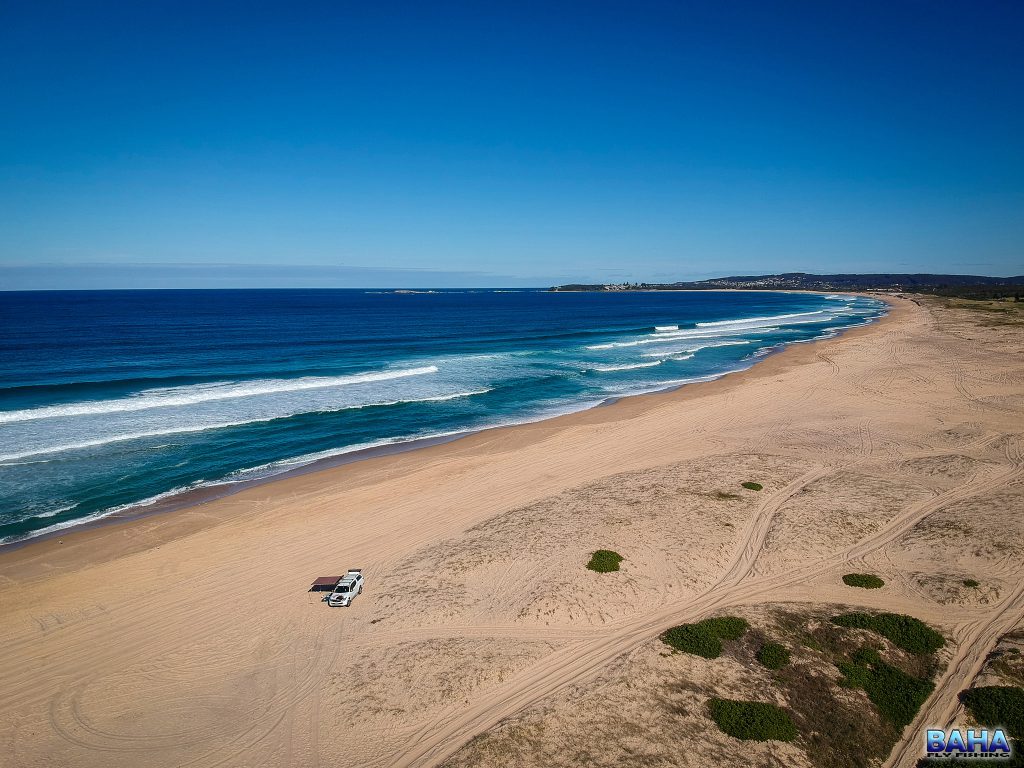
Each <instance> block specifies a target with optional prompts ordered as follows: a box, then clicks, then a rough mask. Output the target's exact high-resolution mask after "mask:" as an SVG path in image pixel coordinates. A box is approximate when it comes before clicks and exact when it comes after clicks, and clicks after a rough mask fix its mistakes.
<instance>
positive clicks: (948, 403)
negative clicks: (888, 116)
mask: <svg viewBox="0 0 1024 768" xmlns="http://www.w3.org/2000/svg"><path fill="white" fill-rule="evenodd" d="M971 323H972V320H971V317H970V314H969V313H965V312H960V313H959V314H958V313H956V312H955V311H953V310H948V309H944V308H941V307H930V308H925V307H922V306H919V305H917V304H914V303H911V302H910V301H906V300H896V304H895V306H894V310H893V312H892V314H891V315H890V317H889V318H887V319H886V320H885V321H883V322H881V323H878V324H876V325H874V326H868V327H865V328H861V329H857V330H856V331H853V332H850V333H848V334H846V335H844V336H843V337H840V338H839V339H835V340H830V341H826V342H820V343H817V344H805V345H797V346H796V347H794V348H792V349H790V350H787V351H786V352H784V353H782V354H780V355H777V356H775V357H773V358H770V359H769V360H767V361H765V362H763V363H760V364H759V365H757V366H755V368H754V369H752V370H750V371H748V372H745V373H742V374H737V375H734V376H730V377H726V378H725V379H723V380H721V381H719V382H714V383H709V384H702V385H694V386H689V387H685V388H684V389H683V390H681V391H679V392H675V393H670V394H664V395H657V396H649V397H640V398H631V399H629V400H626V401H622V402H620V403H617V404H616V405H614V406H611V407H607V408H600V409H595V410H593V411H589V412H586V413H583V414H574V415H572V416H569V417H563V418H560V419H554V420H551V421H549V422H543V423H541V424H537V425H529V426H524V427H517V428H511V429H505V430H493V431H490V432H487V433H481V434H479V435H475V436H472V437H470V438H466V439H464V440H460V441H457V442H455V443H451V444H448V445H443V446H435V447H432V448H428V449H424V450H422V451H417V452H414V453H411V454H406V455H401V456H395V457H387V458H382V459H374V460H370V461H366V462H362V463H360V464H358V465H351V466H349V467H343V468H339V469H336V470H328V471H325V472H321V473H316V474H312V475H308V476H304V477H299V478H291V479H288V480H284V481H281V482H278V483H271V484H268V485H265V486H260V487H257V488H252V489H249V490H247V491H245V492H243V493H241V494H238V495H237V496H233V497H229V498H225V499H220V500H217V501H214V502H210V503H208V504H205V505H203V506H201V507H198V508H196V509H194V510H188V511H185V512H181V513H170V514H167V515H163V516H157V517H153V518H147V519H145V520H140V521H135V522H131V523H126V524H122V525H117V526H109V527H105V528H101V529H97V530H93V531H86V532H82V533H79V534H72V535H69V536H67V537H65V539H64V541H65V543H63V544H58V543H57V542H54V541H48V542H41V543H39V544H38V545H30V546H27V547H24V548H22V549H20V550H15V551H12V552H8V553H0V577H2V578H0V615H2V616H3V621H2V622H0V650H2V651H3V652H2V654H0V678H2V679H3V681H4V684H3V687H2V690H0V748H2V749H3V751H4V752H6V755H7V757H6V758H5V759H6V760H7V761H8V762H7V763H4V764H5V765H6V764H8V763H9V764H10V765H14V766H42V765H72V764H73V765H104V766H107V765H124V766H139V765H153V766H165V765H167V766H170V765H194V766H213V765H226V766H227V765H237V766H258V765H268V766H281V765H295V766H307V765H332V766H346V765H348V766H427V765H439V764H441V763H443V762H445V761H446V760H448V759H449V758H451V759H453V760H455V761H456V763H453V764H459V765H462V764H464V763H465V761H466V760H467V759H469V757H471V756H467V753H465V752H459V750H460V748H462V747H463V745H465V744H466V743H467V742H468V741H470V740H471V739H473V738H474V737H477V736H479V735H480V734H485V733H486V732H487V731H488V729H491V728H493V727H495V726H496V725H497V724H499V723H501V722H502V721H504V725H503V726H502V727H503V728H507V727H508V726H509V723H513V724H514V723H515V722H517V720H516V718H534V721H536V713H537V712H544V713H545V715H544V717H545V718H547V720H542V721H543V722H545V723H547V725H548V726H549V727H550V728H551V731H552V732H555V731H556V730H557V729H556V728H554V727H553V726H554V725H556V724H558V723H560V722H563V721H567V720H568V719H569V713H568V712H567V711H566V707H571V706H572V702H573V700H572V699H571V698H569V699H566V698H565V697H566V692H567V691H576V692H581V691H587V690H589V689H590V688H589V687H590V686H598V687H600V686H602V685H610V684H611V683H610V682H609V680H610V679H609V677H608V675H609V674H610V671H612V670H615V669H617V668H619V667H620V666H621V665H622V664H623V663H626V660H628V659H630V658H633V657H634V656H635V655H636V654H641V655H643V654H647V656H648V657H649V658H648V661H649V662H651V664H650V665H649V668H650V669H652V670H656V662H657V661H658V658H660V657H657V655H656V654H655V655H654V656H651V653H652V651H651V650H650V649H651V647H652V646H651V643H652V640H653V642H655V643H656V642H657V641H656V640H655V638H656V637H657V634H658V633H659V632H660V631H662V630H663V629H665V628H667V627H668V626H671V625H673V624H677V623H680V622H683V621H688V620H693V619H698V618H703V617H705V616H707V615H710V614H713V613H716V612H721V611H722V610H724V609H727V608H734V609H741V608H742V609H744V610H747V609H749V608H750V607H751V606H758V605H765V604H769V603H773V604H781V603H785V604H804V605H822V604H850V605H862V606H865V607H873V608H879V609H885V610H899V611H903V612H907V613H911V614H913V615H915V616H918V617H919V618H922V619H924V620H926V621H929V622H931V623H933V624H934V625H935V626H937V627H939V628H941V629H942V630H943V631H944V632H946V633H947V634H948V635H949V636H950V637H951V638H953V640H954V641H955V645H954V646H953V648H952V650H951V652H950V655H949V658H948V665H947V667H946V670H945V671H944V672H943V674H942V676H941V677H940V678H939V680H938V685H937V690H936V693H935V694H934V695H933V696H932V697H931V698H930V699H929V701H928V702H927V703H926V705H925V707H924V709H923V710H922V712H921V713H920V714H919V716H918V720H917V721H916V723H915V724H914V725H912V726H910V727H909V728H908V729H907V731H906V733H907V734H910V736H908V738H906V739H905V740H904V741H903V742H901V743H900V744H898V745H897V748H896V749H895V750H894V751H893V754H892V755H891V757H890V759H889V762H888V764H889V765H900V766H906V765H913V763H914V761H915V760H916V758H917V756H918V755H917V750H919V747H920V744H919V742H918V740H917V738H916V735H917V731H916V730H914V729H915V727H916V725H917V723H923V722H927V723H929V724H934V723H943V722H947V721H949V720H950V719H951V718H953V717H955V716H956V714H957V704H956V693H957V692H958V691H959V690H961V689H962V688H964V687H966V686H967V685H968V684H970V682H971V681H972V680H973V679H974V678H975V677H976V676H977V675H978V673H979V672H980V671H981V669H982V666H983V664H984V660H985V656H986V654H987V653H988V651H989V650H991V649H992V648H994V647H995V646H996V644H997V643H998V642H999V640H1000V637H1002V636H1003V635H1005V634H1006V633H1007V632H1009V631H1010V630H1011V629H1012V628H1013V627H1014V626H1017V625H1018V624H1020V623H1021V621H1022V620H1024V580H1022V579H1021V577H1020V574H1019V568H1017V567H1016V564H1017V563H1019V561H1020V554H1021V553H1020V552H1019V551H1018V550H1017V548H1016V547H1017V543H1016V542H1019V541H1021V540H1024V539H1022V538H1021V534H1022V533H1024V531H1021V530H1019V526H1020V525H1021V523H1020V522H1019V521H1018V520H1016V516H1013V515H1009V514H1008V510H1011V509H1014V508H1020V505H1021V500H1022V499H1024V459H1022V455H1021V450H1022V443H1021V440H1022V439H1024V418H1022V411H1021V408H1020V407H1018V404H1019V402H1020V384H1021V382H1022V381H1024V361H1022V360H1021V349H1022V346H1024V345H1022V343H1021V342H1022V338H1021V334H1020V332H1019V331H1018V330H1017V329H1016V328H1003V327H996V328H990V327H975V326H972V325H971ZM747 480H752V481H756V482H758V483H761V484H763V485H764V489H763V490H762V491H760V492H751V491H747V490H744V489H742V488H741V487H740V485H739V484H740V483H741V482H743V481H747ZM1015 526H1017V527H1015ZM602 546H608V547H611V548H614V549H616V550H617V551H619V552H621V553H622V554H623V555H624V556H625V557H626V560H625V562H624V563H623V568H622V570H621V571H620V572H619V573H616V574H594V573H592V572H589V571H586V570H585V569H583V567H582V564H583V563H584V562H586V558H587V556H588V555H589V552H591V551H593V549H595V548H598V547H602ZM347 566H362V567H364V568H365V569H366V573H367V579H368V586H367V590H366V593H365V594H364V595H363V596H362V597H361V598H359V599H358V600H357V601H356V603H355V604H354V606H353V608H351V609H348V610H341V609H337V610H330V609H328V608H327V607H326V606H324V605H323V604H321V603H319V602H318V600H317V598H316V596H315V595H309V594H307V593H305V592H304V589H305V587H306V586H307V585H308V583H309V581H310V580H311V579H312V578H313V577H314V576H317V575H320V574H321V572H323V573H326V572H330V571H334V570H338V569H339V568H341V567H347ZM852 570H857V571H865V572H872V573H878V574H879V575H882V576H883V577H884V578H885V579H886V580H887V587H886V588H885V589H883V590H876V591H871V592H868V591H862V590H851V589H849V588H847V587H845V586H844V585H843V584H842V582H841V581H840V579H839V576H841V575H842V573H846V572H849V571H852ZM967 577H970V578H976V579H978V580H979V581H980V582H982V584H983V585H984V587H983V588H982V589H980V590H978V591H968V590H966V589H964V588H963V585H962V581H963V579H964V578H967ZM645 649H646V650H645ZM651 674H652V675H654V676H656V675H657V674H661V672H652V673H651ZM587 722H588V721H586V719H585V718H584V719H583V720H582V721H579V722H578V723H577V731H578V733H580V734H586V733H588V731H587ZM627 725H628V724H627ZM598 731H599V729H598V730H596V731H594V733H595V734H598ZM632 733H633V735H632V737H631V738H633V739H634V740H637V739H638V740H639V742H642V733H639V732H636V731H635V729H634V731H633V732H632ZM580 738H582V736H581V737H580ZM591 740H592V741H593V744H591V746H594V747H600V746H601V742H600V737H599V735H594V736H593V738H592V739H591ZM639 742H637V743H639ZM588 743H589V742H588ZM786 749H787V750H790V751H792V749H795V748H793V747H786ZM530 754H531V753H530V752H529V750H526V751H524V752H523V753H522V754H521V755H519V758H517V759H520V762H519V763H518V764H522V765H529V764H531V763H530ZM736 754H737V755H741V754H742V752H739V751H737V752H736ZM785 754H786V755H788V757H786V756H784V755H781V753H780V755H776V757H777V758H778V759H784V760H785V761H786V762H787V764H790V763H791V764H802V763H801V760H802V758H800V756H799V755H798V754H797V753H796V752H793V754H791V755H790V754H789V752H786V753H785ZM453 755H457V756H456V757H454V758H453V757H452V756H453ZM790 758H792V759H790ZM737 759H739V758H737ZM751 759H753V758H751ZM465 764H474V763H472V762H469V763H465ZM478 764H480V765H484V764H486V763H484V762H480V763H478ZM508 764H516V763H514V762H510V763H508ZM679 764H687V763H685V762H680V763H679ZM734 764H735V763H734Z"/></svg>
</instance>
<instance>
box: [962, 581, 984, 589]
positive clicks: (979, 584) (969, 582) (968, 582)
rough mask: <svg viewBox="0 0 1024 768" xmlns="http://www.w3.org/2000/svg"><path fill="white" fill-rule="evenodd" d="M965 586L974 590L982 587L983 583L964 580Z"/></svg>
mask: <svg viewBox="0 0 1024 768" xmlns="http://www.w3.org/2000/svg"><path fill="white" fill-rule="evenodd" d="M964 586H965V587H970V588H971V589H974V588H975V587H980V586H981V582H979V581H975V580H974V579H964Z"/></svg>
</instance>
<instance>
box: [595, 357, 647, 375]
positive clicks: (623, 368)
mask: <svg viewBox="0 0 1024 768" xmlns="http://www.w3.org/2000/svg"><path fill="white" fill-rule="evenodd" d="M656 365H661V360H655V361H654V362H653V363H629V364H626V365H595V366H594V367H593V368H588V369H587V370H590V371H599V372H601V373H611V372H612V371H632V370H633V369H635V368H653V367H654V366H656Z"/></svg>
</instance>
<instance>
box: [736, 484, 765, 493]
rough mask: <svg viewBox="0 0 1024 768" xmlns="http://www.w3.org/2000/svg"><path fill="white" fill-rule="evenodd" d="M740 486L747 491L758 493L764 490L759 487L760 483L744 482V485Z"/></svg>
mask: <svg viewBox="0 0 1024 768" xmlns="http://www.w3.org/2000/svg"><path fill="white" fill-rule="evenodd" d="M740 485H742V486H743V487H744V488H746V489H747V490H748V491H760V490H762V489H763V488H764V486H763V485H761V484H760V483H751V482H746V483H740Z"/></svg>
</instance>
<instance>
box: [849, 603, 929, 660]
mask: <svg viewBox="0 0 1024 768" xmlns="http://www.w3.org/2000/svg"><path fill="white" fill-rule="evenodd" d="M832 623H833V624H836V625H838V626H840V627H849V628H851V629H867V630H870V631H872V632H876V633H878V634H879V635H881V636H882V637H886V638H888V639H889V640H891V641H892V642H893V643H895V644H896V645H897V646H899V647H900V648H902V649H903V650H905V651H909V652H910V653H914V654H918V655H920V654H925V653H932V652H934V651H937V650H939V648H941V647H942V646H944V645H945V644H946V640H945V638H943V637H942V635H940V634H939V633H938V632H936V631H935V630H934V629H932V628H931V627H929V626H928V625H927V624H925V623H924V622H923V621H921V620H919V619H915V618H914V617H913V616H904V615H903V614H899V613H878V614H870V613H844V614H842V615H839V616H834V617H833V618H832Z"/></svg>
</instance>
